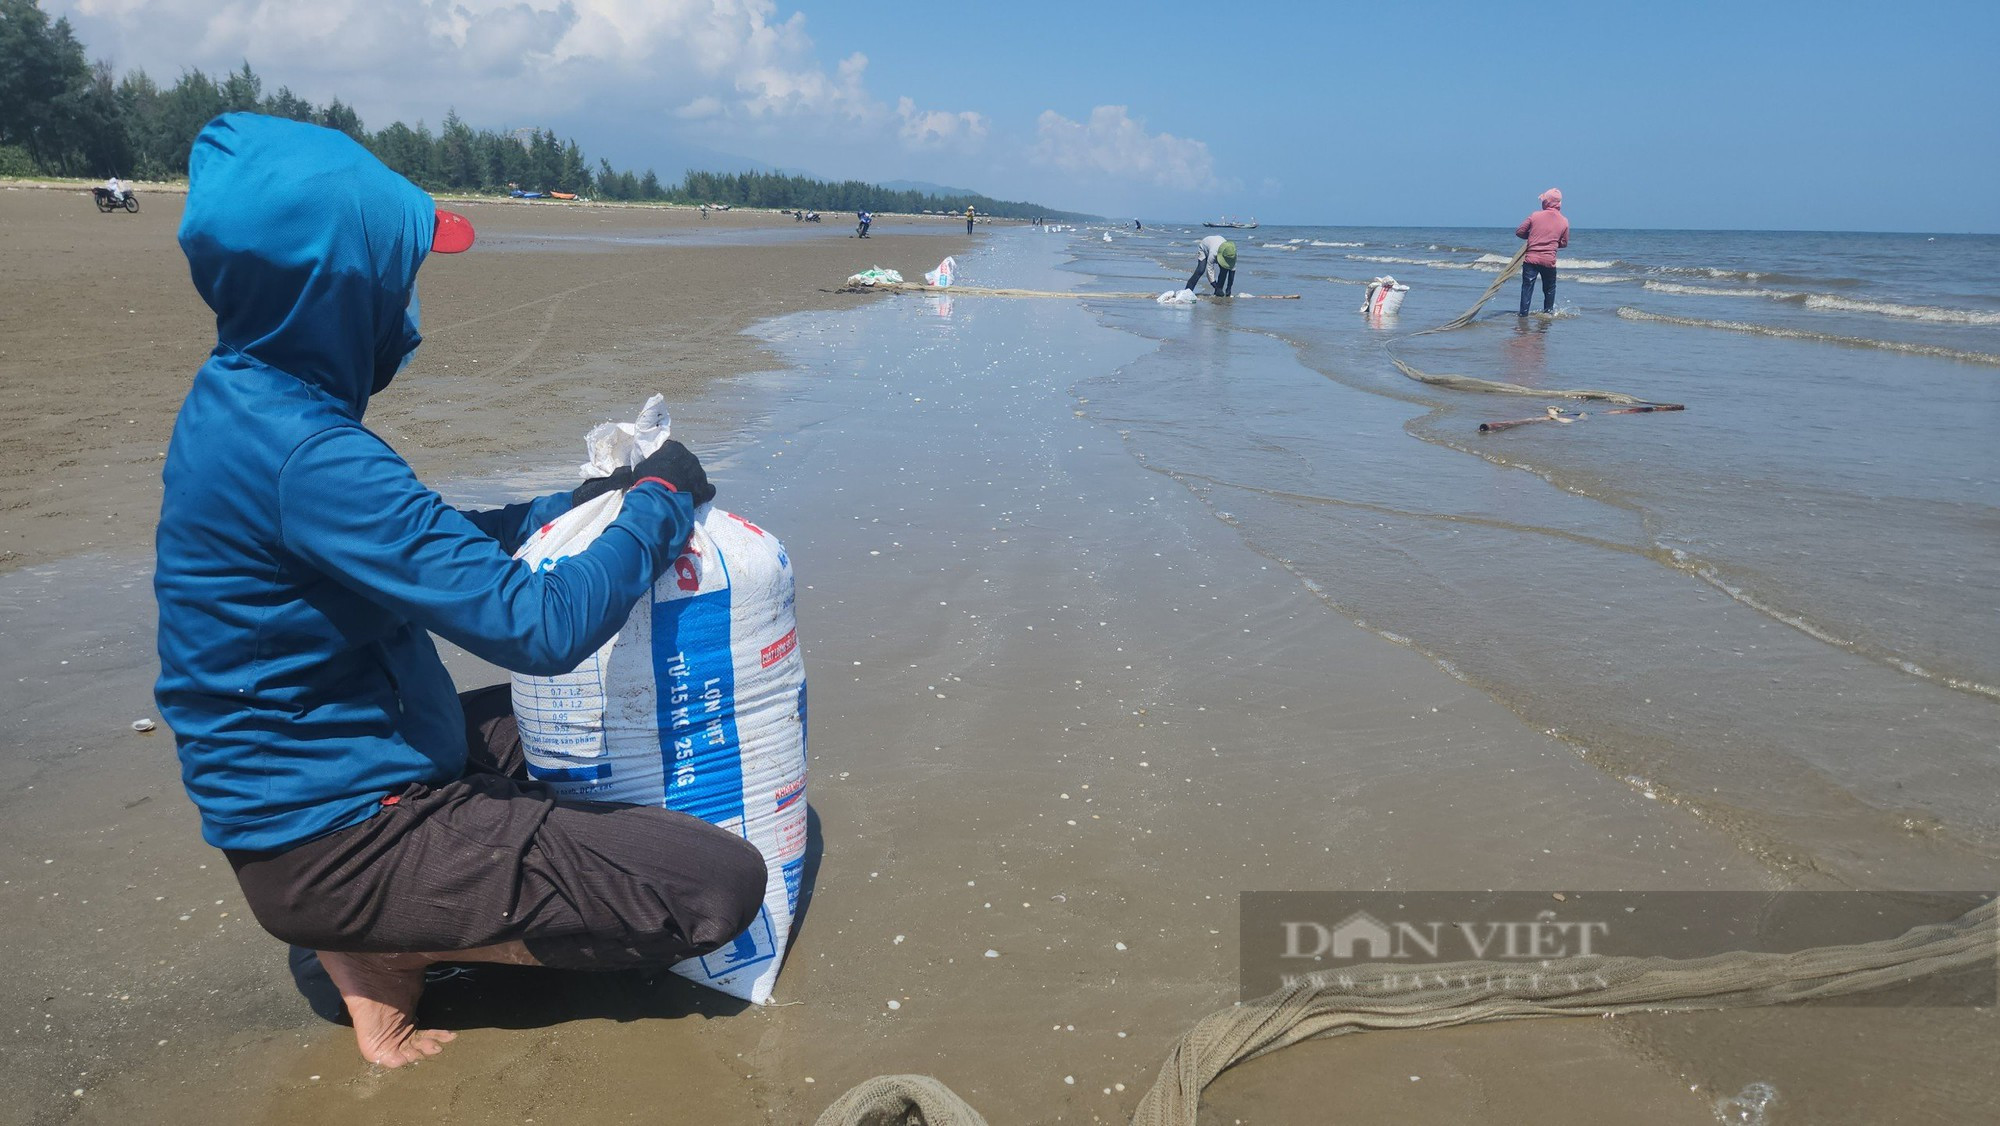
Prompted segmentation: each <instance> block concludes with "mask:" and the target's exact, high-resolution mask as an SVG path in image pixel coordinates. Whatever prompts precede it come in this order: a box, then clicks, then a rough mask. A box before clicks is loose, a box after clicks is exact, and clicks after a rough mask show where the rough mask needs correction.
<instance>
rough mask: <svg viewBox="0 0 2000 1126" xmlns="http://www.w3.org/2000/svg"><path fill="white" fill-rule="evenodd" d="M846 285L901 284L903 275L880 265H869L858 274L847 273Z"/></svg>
mask: <svg viewBox="0 0 2000 1126" xmlns="http://www.w3.org/2000/svg"><path fill="white" fill-rule="evenodd" d="M847 284H848V285H901V284H903V275H901V274H899V273H897V272H896V271H894V270H885V269H883V268H882V267H880V266H870V267H868V268H867V269H865V270H863V271H861V272H860V273H858V274H849V275H847Z"/></svg>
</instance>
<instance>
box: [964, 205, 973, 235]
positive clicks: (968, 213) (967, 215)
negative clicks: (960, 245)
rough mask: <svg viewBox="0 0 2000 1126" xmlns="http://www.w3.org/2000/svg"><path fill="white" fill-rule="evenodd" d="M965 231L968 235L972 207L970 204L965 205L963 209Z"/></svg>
mask: <svg viewBox="0 0 2000 1126" xmlns="http://www.w3.org/2000/svg"><path fill="white" fill-rule="evenodd" d="M965 233H966V234H968V235H969V234H971V233H972V207H971V206H970V205H967V206H966V209H965Z"/></svg>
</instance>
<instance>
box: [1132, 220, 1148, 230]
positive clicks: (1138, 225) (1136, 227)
mask: <svg viewBox="0 0 2000 1126" xmlns="http://www.w3.org/2000/svg"><path fill="white" fill-rule="evenodd" d="M1132 229H1133V230H1135V231H1143V230H1145V229H1146V226H1145V224H1143V223H1141V222H1139V221H1138V220H1137V219H1134V220H1132Z"/></svg>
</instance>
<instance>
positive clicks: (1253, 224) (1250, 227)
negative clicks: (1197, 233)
mask: <svg viewBox="0 0 2000 1126" xmlns="http://www.w3.org/2000/svg"><path fill="white" fill-rule="evenodd" d="M1202 226H1204V227H1224V228H1227V229H1229V230H1235V231H1254V230H1256V229H1257V219H1256V217H1255V216H1252V217H1251V219H1250V221H1249V222H1248V223H1239V222H1237V221H1236V220H1234V219H1231V218H1230V217H1229V216H1227V215H1224V216H1223V217H1222V222H1220V223H1203V224H1202Z"/></svg>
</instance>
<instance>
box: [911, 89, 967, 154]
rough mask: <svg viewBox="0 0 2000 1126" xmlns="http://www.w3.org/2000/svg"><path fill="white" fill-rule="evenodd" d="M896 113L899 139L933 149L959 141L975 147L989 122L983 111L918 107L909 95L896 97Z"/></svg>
mask: <svg viewBox="0 0 2000 1126" xmlns="http://www.w3.org/2000/svg"><path fill="white" fill-rule="evenodd" d="M896 116H897V117H899V118H901V119H902V121H903V126H902V128H901V129H900V130H898V133H899V135H900V136H901V137H902V138H903V142H904V143H905V144H907V145H909V146H910V147H911V148H933V147H936V146H939V145H947V144H962V145H965V146H967V147H972V146H976V145H977V144H979V142H981V141H984V140H985V139H986V131H987V127H988V125H989V124H990V123H989V122H988V120H987V118H986V115H985V114H983V113H974V112H972V111H971V110H962V111H960V112H958V113H953V112H951V111H949V110H941V109H934V110H920V109H918V108H917V103H916V102H914V101H912V100H910V99H909V98H898V99H896Z"/></svg>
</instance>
